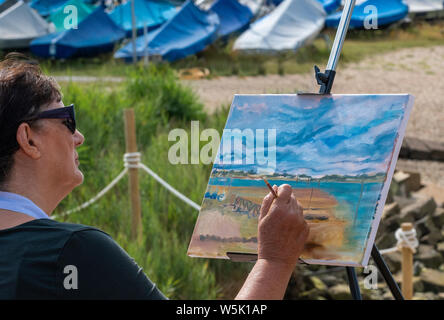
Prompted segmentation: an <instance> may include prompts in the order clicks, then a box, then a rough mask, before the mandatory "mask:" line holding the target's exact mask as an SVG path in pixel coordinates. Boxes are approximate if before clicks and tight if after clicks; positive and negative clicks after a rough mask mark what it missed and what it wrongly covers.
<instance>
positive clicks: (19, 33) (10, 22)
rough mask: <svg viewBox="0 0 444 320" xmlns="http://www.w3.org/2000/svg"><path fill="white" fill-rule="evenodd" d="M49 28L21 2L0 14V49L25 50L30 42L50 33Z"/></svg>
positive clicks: (48, 25)
mask: <svg viewBox="0 0 444 320" xmlns="http://www.w3.org/2000/svg"><path fill="white" fill-rule="evenodd" d="M52 30H53V27H51V26H50V24H48V23H47V22H46V21H45V20H44V19H43V18H42V17H40V15H39V14H38V13H37V12H35V11H34V10H33V9H31V8H30V7H29V6H28V4H26V3H24V2H23V1H17V3H15V4H14V5H12V6H11V7H9V8H8V9H6V10H4V11H3V12H1V13H0V49H8V48H26V47H28V46H29V43H30V42H31V40H33V39H35V38H37V37H41V36H44V35H46V34H48V33H49V32H51V31H52Z"/></svg>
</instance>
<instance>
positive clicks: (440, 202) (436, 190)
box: [412, 183, 444, 208]
mask: <svg viewBox="0 0 444 320" xmlns="http://www.w3.org/2000/svg"><path fill="white" fill-rule="evenodd" d="M412 195H413V196H423V197H433V199H434V200H435V202H436V205H437V206H438V207H440V208H443V207H444V188H443V187H440V186H438V185H436V184H433V183H427V184H426V185H425V186H424V187H423V188H421V189H419V190H418V191H417V192H414V193H412Z"/></svg>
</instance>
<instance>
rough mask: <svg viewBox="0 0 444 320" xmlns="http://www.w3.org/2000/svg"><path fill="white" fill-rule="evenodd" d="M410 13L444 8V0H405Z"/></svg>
mask: <svg viewBox="0 0 444 320" xmlns="http://www.w3.org/2000/svg"><path fill="white" fill-rule="evenodd" d="M403 2H404V3H405V4H406V5H408V7H409V13H427V12H433V11H440V10H444V0H403Z"/></svg>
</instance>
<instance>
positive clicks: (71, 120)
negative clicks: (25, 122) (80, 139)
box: [30, 104, 76, 134]
mask: <svg viewBox="0 0 444 320" xmlns="http://www.w3.org/2000/svg"><path fill="white" fill-rule="evenodd" d="M37 119H64V121H63V124H64V125H65V126H66V127H67V128H68V129H69V131H71V133H72V134H74V133H75V132H76V115H75V112H74V104H71V105H69V106H67V107H63V108H57V109H51V110H46V111H43V112H40V113H39V114H37V115H36V116H35V117H33V118H32V119H30V120H37Z"/></svg>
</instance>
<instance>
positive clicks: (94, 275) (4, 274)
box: [0, 219, 166, 299]
mask: <svg viewBox="0 0 444 320" xmlns="http://www.w3.org/2000/svg"><path fill="white" fill-rule="evenodd" d="M0 299H166V297H165V296H164V295H163V294H162V293H161V292H160V291H159V290H158V289H157V287H156V285H155V284H153V283H152V282H151V281H150V279H148V277H147V276H146V275H145V274H144V272H143V270H142V269H141V268H140V267H139V266H138V265H137V264H136V263H135V261H134V259H132V258H131V257H130V256H129V255H128V254H127V253H126V252H125V251H124V250H123V249H122V248H121V247H120V246H119V245H118V244H117V243H116V242H115V241H114V240H113V239H112V238H111V237H110V236H109V235H108V234H106V233H104V232H102V231H100V230H98V229H95V228H93V227H88V226H84V225H80V224H70V223H61V222H57V221H53V220H50V219H38V220H32V221H29V222H27V223H24V224H21V225H19V226H16V227H13V228H10V229H5V230H0Z"/></svg>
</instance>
